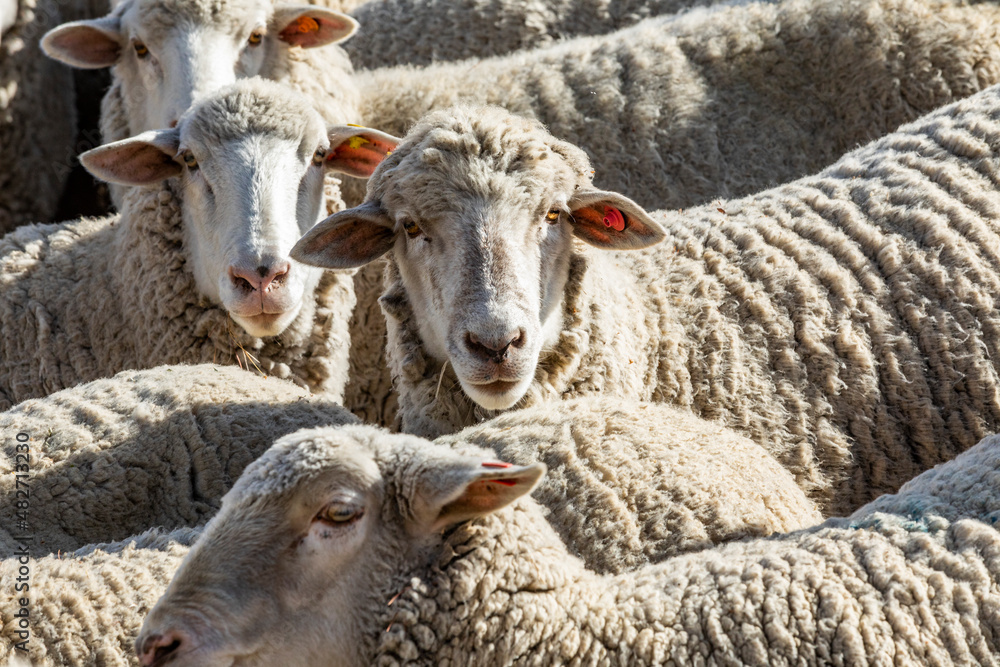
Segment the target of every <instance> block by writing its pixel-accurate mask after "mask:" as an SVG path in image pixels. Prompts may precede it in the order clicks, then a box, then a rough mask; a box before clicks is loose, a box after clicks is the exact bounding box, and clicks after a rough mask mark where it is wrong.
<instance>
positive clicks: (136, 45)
mask: <svg viewBox="0 0 1000 667" xmlns="http://www.w3.org/2000/svg"><path fill="white" fill-rule="evenodd" d="M132 48H133V49H135V55H137V56H139V57H140V58H145V57H146V56H148V55H149V49H147V48H146V45H145V44H143V43H142V42H140V41H139V40H135V41H134V42H132Z"/></svg>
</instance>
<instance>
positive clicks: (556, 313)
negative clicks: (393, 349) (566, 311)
mask: <svg viewBox="0 0 1000 667" xmlns="http://www.w3.org/2000/svg"><path fill="white" fill-rule="evenodd" d="M590 174H591V171H590V166H589V163H588V161H587V158H586V156H585V155H584V154H583V152H582V151H581V150H579V149H578V148H576V147H574V146H571V145H569V144H567V143H565V142H562V141H559V140H558V139H556V138H555V137H553V136H551V135H550V134H548V133H547V132H545V130H544V129H543V128H541V126H540V125H538V124H537V123H534V122H532V121H528V120H525V119H522V118H518V117H516V116H513V115H511V114H509V113H507V112H504V111H502V110H497V109H471V110H470V109H457V110H449V111H447V112H442V113H438V114H433V115H432V116H430V117H429V118H428V119H427V120H425V121H423V122H422V123H420V124H418V125H417V126H416V127H415V128H414V130H413V131H411V133H410V135H408V136H407V138H406V139H405V140H404V141H403V143H402V144H400V146H399V148H398V149H397V150H396V151H395V152H394V153H393V155H392V156H391V157H389V158H387V160H386V161H385V162H384V163H383V164H382V165H381V166H380V167H379V169H378V170H377V171H376V172H375V174H374V175H373V176H372V179H371V180H370V182H369V190H368V199H367V201H366V203H365V204H363V205H362V206H361V207H358V208H356V209H351V210H348V211H342V212H340V213H337V214H335V215H333V216H331V217H330V218H328V219H327V220H326V221H324V222H323V223H321V224H320V225H317V227H316V228H315V229H314V230H313V231H312V232H310V233H309V234H308V235H307V236H306V237H305V238H303V239H302V240H301V241H300V242H299V244H298V245H297V246H296V247H295V249H293V251H292V255H293V257H296V258H297V259H299V260H300V261H303V262H305V263H311V264H317V265H319V266H325V267H330V268H332V267H341V268H342V267H347V266H356V265H357V264H359V263H364V262H366V261H370V260H371V259H373V258H375V257H378V256H379V255H380V254H382V253H383V252H387V251H389V250H390V249H391V250H392V252H393V257H394V259H395V261H396V263H397V265H398V267H399V271H400V274H401V276H402V278H403V283H404V285H405V289H406V293H407V298H408V299H409V300H410V303H411V304H412V307H413V310H414V314H415V316H416V318H415V319H416V320H417V326H418V329H419V334H420V336H421V339H422V341H423V344H424V346H425V348H426V350H427V352H428V353H429V354H431V355H432V356H434V357H436V358H437V359H438V360H439V361H441V362H448V363H450V364H451V365H452V366H453V368H454V369H455V373H456V375H457V376H458V378H459V380H460V382H461V384H462V388H463V390H464V391H465V393H466V394H468V395H469V396H470V397H471V398H472V399H473V400H474V401H476V402H477V403H479V404H480V405H482V406H483V407H485V408H488V409H494V410H496V409H506V408H509V407H511V406H513V405H514V404H515V403H517V401H518V400H520V399H521V397H522V396H523V395H524V394H525V392H526V391H527V390H528V387H529V386H530V385H531V383H532V381H533V380H534V375H535V369H536V366H537V364H538V359H539V356H540V354H541V352H542V350H544V349H545V348H546V347H547V346H550V345H552V344H553V343H554V342H555V341H556V339H557V337H558V335H559V332H560V330H561V328H562V320H561V312H562V310H561V307H560V306H561V304H562V298H563V291H564V287H565V284H566V280H567V274H568V266H569V260H570V257H571V255H572V253H573V252H574V243H573V236H574V235H575V236H576V237H578V238H581V239H582V240H584V241H586V242H588V243H590V244H592V245H595V246H597V247H601V248H609V249H629V248H641V247H645V246H648V245H651V244H652V243H655V242H657V241H659V240H660V239H662V238H663V230H662V228H660V226H659V225H658V224H657V223H656V222H654V221H652V220H651V219H650V218H649V216H648V215H647V214H646V213H645V211H643V210H642V209H641V208H640V207H639V206H638V205H637V204H635V203H633V202H632V201H630V200H628V199H626V198H625V197H623V196H621V195H618V194H615V193H611V192H603V191H599V190H594V189H593V188H592V186H591V184H590Z"/></svg>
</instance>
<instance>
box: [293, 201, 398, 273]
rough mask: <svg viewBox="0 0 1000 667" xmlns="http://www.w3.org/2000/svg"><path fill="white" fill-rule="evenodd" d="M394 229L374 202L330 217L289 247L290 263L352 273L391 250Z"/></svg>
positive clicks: (379, 206) (378, 205)
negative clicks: (348, 270) (351, 271)
mask: <svg viewBox="0 0 1000 667" xmlns="http://www.w3.org/2000/svg"><path fill="white" fill-rule="evenodd" d="M393 228H394V225H393V223H392V220H391V219H390V218H389V216H388V214H387V213H386V212H385V211H383V210H382V206H381V205H380V204H379V203H378V202H376V201H370V202H365V203H364V204H362V205H361V206H356V207H354V208H349V209H347V210H344V211H339V212H337V213H334V214H333V215H331V216H330V217H329V218H327V219H326V220H323V221H322V222H320V223H318V224H317V225H316V226H315V227H313V228H312V229H310V230H309V231H308V232H306V233H305V235H304V236H303V237H302V238H300V239H299V242H298V243H296V244H295V245H294V246H293V247H292V252H291V256H292V259H294V260H296V261H298V262H302V263H303V264H310V265H312V266H319V267H322V268H324V269H356V268H358V267H361V266H364V265H365V264H368V263H369V262H373V261H375V260H376V259H378V258H379V257H381V256H382V255H384V254H385V253H387V252H389V250H390V249H392V244H393V241H394V240H395V238H396V233H395V231H394V229H393Z"/></svg>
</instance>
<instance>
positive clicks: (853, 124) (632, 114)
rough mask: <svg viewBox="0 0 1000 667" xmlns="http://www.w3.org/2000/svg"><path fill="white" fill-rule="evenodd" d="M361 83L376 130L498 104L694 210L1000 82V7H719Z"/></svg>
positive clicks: (375, 75) (836, 0)
mask: <svg viewBox="0 0 1000 667" xmlns="http://www.w3.org/2000/svg"><path fill="white" fill-rule="evenodd" d="M429 38H431V39H432V38H433V35H430V36H429ZM402 41H403V43H404V44H406V43H408V40H407V39H406V38H404V39H403V40H402ZM848 45H849V47H848ZM355 79H356V81H357V85H358V87H359V88H360V90H361V95H362V101H363V106H362V117H363V118H364V120H365V123H366V124H368V125H369V126H371V127H377V128H379V129H380V130H383V131H385V132H389V133H391V134H396V135H402V134H404V133H406V132H407V131H408V130H409V129H410V127H411V126H412V124H413V123H415V122H416V121H417V120H418V119H420V118H421V117H422V116H424V115H425V114H426V113H427V112H429V111H432V110H438V109H444V108H447V107H450V106H453V105H455V104H459V103H466V104H476V105H481V104H496V105H499V106H502V107H504V108H506V109H509V110H510V111H513V112H515V113H517V114H520V115H524V116H528V117H533V118H536V119H538V120H540V121H541V122H542V123H543V124H545V125H546V127H548V128H549V130H550V131H551V132H552V134H554V135H555V136H557V137H559V138H560V139H564V140H566V141H570V142H572V143H575V144H577V145H578V146H580V147H581V148H583V149H584V150H585V151H586V152H587V154H588V155H589V156H590V158H591V161H592V162H593V163H594V164H595V165H597V166H598V167H599V171H598V174H597V176H596V183H597V185H598V186H599V187H601V188H605V189H608V190H615V191H617V192H621V193H622V194H624V195H626V196H628V197H631V198H633V199H635V200H636V201H637V202H638V203H639V204H640V205H643V206H650V207H658V208H680V207H687V206H693V205H700V204H703V203H705V202H707V201H709V200H711V199H712V198H714V197H720V196H721V197H734V196H742V195H746V194H751V193H753V192H757V191H759V190H762V189H764V188H766V187H770V186H772V185H776V184H780V183H786V182H788V181H790V180H793V179H795V178H799V177H801V176H804V175H807V174H810V173H814V172H815V171H818V170H819V169H821V168H823V167H825V166H827V165H829V164H830V163H832V162H833V161H835V160H836V159H837V158H839V157H840V156H841V155H843V154H844V153H845V152H847V151H848V150H851V149H852V148H854V147H856V146H857V145H858V144H861V143H864V142H867V141H870V140H871V139H874V138H876V137H879V136H882V135H884V134H886V133H887V132H891V131H893V130H895V129H896V128H897V127H898V126H899V125H901V124H902V123H904V122H907V121H910V120H913V119H915V118H917V117H918V116H920V115H921V114H924V113H928V112H930V111H932V110H934V109H936V108H937V107H939V106H941V105H944V104H947V103H949V102H952V101H954V100H956V99H959V98H962V97H966V96H968V95H971V94H973V93H975V92H977V91H979V90H982V89H983V88H986V87H987V86H989V85H991V84H994V83H1000V8H998V7H996V6H994V5H988V4H979V5H974V6H966V7H960V6H955V5H954V4H950V3H938V2H933V1H932V0H931V1H926V0H846V1H845V0H785V1H784V2H753V3H743V4H739V5H731V6H727V5H717V6H713V7H709V8H697V9H695V10H692V11H690V12H687V13H684V14H682V15H680V16H679V17H672V16H664V17H658V18H652V19H647V20H645V21H643V22H641V23H639V24H637V25H635V26H633V27H631V28H627V29H624V30H620V31H617V32H614V33H611V34H608V35H602V36H599V37H583V38H577V39H573V40H569V41H565V42H562V43H559V44H556V45H554V46H552V47H549V48H545V49H540V50H534V51H525V52H521V53H517V54H513V55H509V56H505V57H497V58H489V59H482V60H472V61H466V62H460V63H452V64H443V65H437V66H431V67H426V68H412V67H399V68H388V69H381V70H373V71H370V72H359V73H358V74H357V75H356V76H355Z"/></svg>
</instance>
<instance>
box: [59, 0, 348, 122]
mask: <svg viewBox="0 0 1000 667" xmlns="http://www.w3.org/2000/svg"><path fill="white" fill-rule="evenodd" d="M356 27H357V23H356V22H355V21H354V20H353V19H351V18H350V17H348V16H346V15H344V14H341V13H339V12H334V11H332V10H327V9H323V8H317V7H310V6H307V5H305V6H295V5H273V4H272V3H271V2H269V0H212V1H211V2H209V1H206V0H176V1H174V2H170V3H163V2H160V1H159V0H124V1H123V2H122V3H121V4H119V5H118V6H117V7H116V8H115V10H114V11H113V12H112V13H111V14H109V15H108V16H105V17H103V18H100V19H95V20H90V21H75V22H72V23H67V24H64V25H61V26H59V27H57V28H54V29H53V30H51V31H49V32H48V33H47V34H46V35H45V37H44V38H43V39H42V47H43V49H44V50H45V52H46V53H47V54H48V55H49V56H51V57H53V58H56V59H58V60H61V61H63V62H65V63H67V64H69V65H72V66H75V67H83V68H92V67H108V66H112V65H113V66H115V75H116V77H117V78H118V79H120V81H121V87H122V89H121V92H122V96H123V102H124V105H125V110H126V113H127V115H128V120H129V130H130V131H131V132H132V133H133V134H138V133H140V132H146V131H149V130H153V129H157V128H163V127H172V126H174V125H175V124H176V123H177V121H178V119H179V118H180V116H181V114H183V113H184V111H186V110H187V109H188V107H190V106H191V105H192V104H193V103H195V102H196V101H198V100H199V99H202V98H203V97H205V96H206V95H208V94H210V93H212V92H214V91H215V90H218V89H220V88H222V87H224V86H226V85H229V84H231V83H233V82H234V81H236V80H237V79H241V78H246V77H252V76H255V75H258V74H266V73H267V72H269V71H270V70H271V69H273V65H274V63H275V61H277V60H280V59H281V58H284V57H286V55H287V51H288V49H290V48H293V47H297V46H301V47H305V48H311V47H315V46H322V45H325V44H331V43H334V42H338V41H341V40H344V39H347V37H349V36H350V35H351V34H352V33H353V32H354V30H355V29H356Z"/></svg>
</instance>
